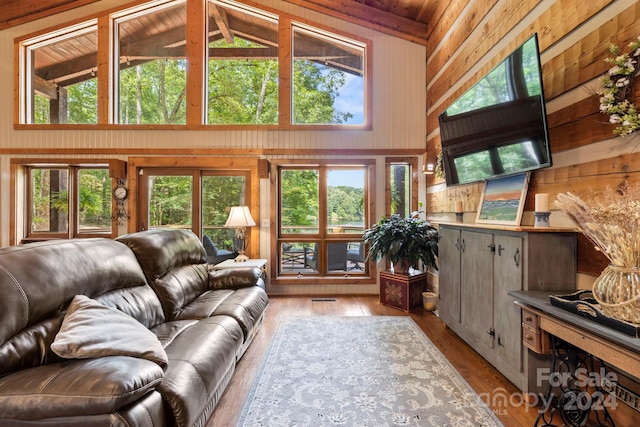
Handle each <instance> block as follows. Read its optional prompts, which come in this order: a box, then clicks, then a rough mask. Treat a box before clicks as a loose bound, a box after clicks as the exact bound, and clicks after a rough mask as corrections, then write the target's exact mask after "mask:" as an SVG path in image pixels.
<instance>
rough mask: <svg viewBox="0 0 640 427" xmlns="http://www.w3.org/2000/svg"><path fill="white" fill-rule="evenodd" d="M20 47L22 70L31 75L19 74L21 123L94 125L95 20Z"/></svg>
mask: <svg viewBox="0 0 640 427" xmlns="http://www.w3.org/2000/svg"><path fill="white" fill-rule="evenodd" d="M23 46H24V57H25V60H26V64H25V69H26V70H30V72H29V73H25V72H24V71H23V72H22V73H21V80H22V81H23V84H22V87H23V88H24V90H23V91H22V93H23V103H22V105H23V108H22V109H21V120H22V121H23V122H24V123H32V124H95V123H97V109H98V93H97V90H98V83H97V78H96V76H97V68H98V66H97V59H98V58H97V52H98V34H97V27H96V23H95V21H90V22H85V23H83V24H79V25H76V26H73V27H68V28H65V29H63V30H59V31H55V32H54V33H51V34H48V35H47V36H44V37H36V38H34V39H32V40H29V41H28V42H25V43H23ZM69 52H73V55H72V56H69Z"/></svg>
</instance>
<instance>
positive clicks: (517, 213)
mask: <svg viewBox="0 0 640 427" xmlns="http://www.w3.org/2000/svg"><path fill="white" fill-rule="evenodd" d="M529 175H530V173H529V172H527V173H521V174H517V175H511V176H505V177H500V178H496V179H490V180H487V181H485V184H484V191H483V193H482V197H480V204H479V206H478V214H477V217H476V222H477V223H487V224H505V225H520V219H521V218H522V211H523V210H524V199H525V197H526V196H527V188H528V185H529Z"/></svg>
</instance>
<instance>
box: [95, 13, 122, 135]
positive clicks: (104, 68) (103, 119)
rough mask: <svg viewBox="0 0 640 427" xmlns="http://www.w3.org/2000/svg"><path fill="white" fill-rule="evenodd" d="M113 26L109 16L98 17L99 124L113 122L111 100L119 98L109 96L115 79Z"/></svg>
mask: <svg viewBox="0 0 640 427" xmlns="http://www.w3.org/2000/svg"><path fill="white" fill-rule="evenodd" d="M111 26H112V21H111V19H110V18H109V16H108V15H107V16H101V17H100V18H98V75H97V78H98V105H97V108H98V117H97V123H98V124H99V125H104V124H108V123H110V122H111V119H110V117H109V111H112V110H111V105H110V100H114V99H117V98H115V97H111V96H109V93H111V92H112V88H111V85H112V84H113V79H112V78H111V75H112V73H111V72H110V70H111V68H110V67H111V58H112V57H113V51H112V49H111V46H112V43H111V34H112V32H111Z"/></svg>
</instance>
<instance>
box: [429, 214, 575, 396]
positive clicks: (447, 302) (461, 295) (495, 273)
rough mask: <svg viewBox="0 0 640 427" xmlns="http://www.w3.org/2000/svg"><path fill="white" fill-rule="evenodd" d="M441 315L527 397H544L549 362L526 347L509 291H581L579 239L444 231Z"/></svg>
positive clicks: (560, 233) (461, 227)
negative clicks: (541, 381)
mask: <svg viewBox="0 0 640 427" xmlns="http://www.w3.org/2000/svg"><path fill="white" fill-rule="evenodd" d="M439 232H440V244H439V278H438V288H439V296H440V302H439V307H440V309H439V315H440V318H441V319H442V320H443V321H444V322H445V323H446V324H447V326H448V327H449V328H450V329H452V330H453V331H454V332H456V333H457V334H458V335H459V336H460V337H461V338H462V339H463V340H465V341H466V342H467V343H468V344H469V345H470V346H471V347H473V349H474V350H476V351H477V352H478V353H479V354H480V355H481V356H482V357H484V358H485V359H486V360H487V361H488V362H489V363H491V364H492V365H493V366H495V367H496V368H497V369H498V370H499V371H500V372H501V373H502V374H503V375H505V376H506V377H507V378H508V379H509V380H510V381H511V382H512V383H514V384H515V385H516V386H517V387H518V388H520V390H522V391H524V392H536V391H538V390H537V387H536V385H535V383H536V368H537V367H540V366H544V364H545V363H546V360H543V359H544V356H540V355H534V354H529V353H528V351H527V349H526V348H525V347H524V346H523V345H522V326H521V325H522V319H521V313H520V309H519V308H518V307H517V306H516V305H515V304H514V300H513V298H512V297H510V296H509V295H508V293H509V291H514V290H551V289H554V290H558V289H564V290H574V289H575V286H576V274H577V271H576V264H577V259H576V234H575V233H574V232H572V231H568V230H567V231H565V230H562V229H545V230H540V229H537V228H533V227H518V228H515V227H514V228H508V227H500V228H496V227H489V226H478V225H473V224H440V226H439Z"/></svg>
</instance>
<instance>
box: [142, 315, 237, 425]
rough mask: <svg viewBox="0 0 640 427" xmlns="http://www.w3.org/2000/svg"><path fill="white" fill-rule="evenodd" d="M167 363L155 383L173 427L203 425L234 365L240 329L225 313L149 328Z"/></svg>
mask: <svg viewBox="0 0 640 427" xmlns="http://www.w3.org/2000/svg"><path fill="white" fill-rule="evenodd" d="M153 332H154V333H155V334H156V335H157V336H158V339H160V342H161V343H162V344H163V346H164V348H165V351H166V352H167V356H168V357H169V365H168V366H167V369H166V371H165V376H164V379H163V380H162V383H161V384H160V385H159V386H158V391H159V392H160V393H161V394H162V397H163V399H164V401H165V402H166V403H167V404H168V405H169V406H170V407H171V410H172V412H173V414H174V417H175V425H176V426H177V427H187V426H188V427H191V426H194V425H204V422H205V421H206V418H207V417H208V415H210V414H211V412H212V411H213V408H214V407H215V404H216V403H217V401H218V399H219V398H220V395H221V394H222V391H224V389H225V387H226V385H227V383H228V381H229V380H230V378H231V375H232V374H233V371H234V369H235V358H236V356H237V354H238V353H239V351H240V348H241V346H242V340H243V333H242V329H240V326H239V325H238V322H236V321H235V320H234V319H232V318H230V317H228V316H214V317H210V318H207V319H201V320H195V319H194V320H181V321H173V322H166V323H163V324H161V325H158V326H156V327H155V328H153Z"/></svg>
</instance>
